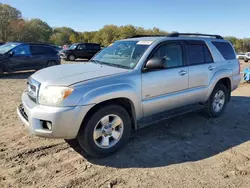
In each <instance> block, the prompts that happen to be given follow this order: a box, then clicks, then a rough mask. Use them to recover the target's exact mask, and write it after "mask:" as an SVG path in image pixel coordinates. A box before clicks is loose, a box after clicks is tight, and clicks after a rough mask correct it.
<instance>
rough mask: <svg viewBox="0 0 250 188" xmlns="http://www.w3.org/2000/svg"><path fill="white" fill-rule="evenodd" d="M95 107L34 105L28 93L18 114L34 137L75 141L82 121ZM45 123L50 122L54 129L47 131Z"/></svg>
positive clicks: (24, 94)
mask: <svg viewBox="0 0 250 188" xmlns="http://www.w3.org/2000/svg"><path fill="white" fill-rule="evenodd" d="M92 106H93V105H88V106H75V107H49V106H42V105H38V104H36V103H34V102H33V101H32V100H30V98H29V97H28V95H27V93H26V92H25V93H23V95H22V104H21V105H20V106H19V107H18V108H17V114H18V116H19V118H20V119H21V120H22V122H23V123H24V124H25V127H26V129H27V130H28V131H29V132H30V133H31V134H33V135H36V136H41V137H47V138H63V139H73V138H75V137H76V136H77V134H78V131H79V129H80V126H81V124H82V120H83V118H84V117H85V115H86V114H87V112H88V111H89V110H90V108H92ZM43 121H49V122H51V124H52V129H51V130H48V129H45V128H44V126H43Z"/></svg>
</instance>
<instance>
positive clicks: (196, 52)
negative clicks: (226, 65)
mask: <svg viewBox="0 0 250 188" xmlns="http://www.w3.org/2000/svg"><path fill="white" fill-rule="evenodd" d="M184 43H185V49H186V57H187V65H188V66H189V85H188V87H189V90H190V94H189V99H188V103H189V104H192V103H196V102H201V101H202V100H203V98H204V93H203V91H204V89H205V88H206V87H208V85H209V82H210V80H211V78H212V76H213V75H214V73H215V71H216V70H217V68H218V67H217V66H216V64H215V63H214V60H213V57H212V55H211V52H210V51H209V49H208V47H207V45H206V43H205V42H204V41H198V40H190V41H184Z"/></svg>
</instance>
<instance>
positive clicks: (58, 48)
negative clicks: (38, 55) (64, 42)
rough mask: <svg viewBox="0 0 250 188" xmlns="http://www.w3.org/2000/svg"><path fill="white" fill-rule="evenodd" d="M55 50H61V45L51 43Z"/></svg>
mask: <svg viewBox="0 0 250 188" xmlns="http://www.w3.org/2000/svg"><path fill="white" fill-rule="evenodd" d="M51 46H52V47H53V48H54V49H55V50H56V51H57V52H60V51H62V50H63V48H62V47H61V46H56V45H51Z"/></svg>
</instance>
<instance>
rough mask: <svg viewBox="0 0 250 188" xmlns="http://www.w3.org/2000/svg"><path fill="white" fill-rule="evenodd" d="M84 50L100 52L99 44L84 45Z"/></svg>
mask: <svg viewBox="0 0 250 188" xmlns="http://www.w3.org/2000/svg"><path fill="white" fill-rule="evenodd" d="M86 48H87V49H90V50H100V45H99V44H86Z"/></svg>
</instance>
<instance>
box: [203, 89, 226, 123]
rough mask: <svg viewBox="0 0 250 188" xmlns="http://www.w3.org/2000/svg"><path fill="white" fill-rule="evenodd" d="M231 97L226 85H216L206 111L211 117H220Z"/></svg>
mask: <svg viewBox="0 0 250 188" xmlns="http://www.w3.org/2000/svg"><path fill="white" fill-rule="evenodd" d="M228 98H229V91H228V89H227V88H226V86H225V85H223V84H219V85H217V86H215V88H214V90H213V92H212V94H211V95H210V98H209V100H208V101H207V104H206V112H207V114H208V115H209V116H210V117H214V118H216V117H219V116H220V115H221V114H222V113H223V112H224V110H225V108H226V104H227V102H228Z"/></svg>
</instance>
